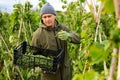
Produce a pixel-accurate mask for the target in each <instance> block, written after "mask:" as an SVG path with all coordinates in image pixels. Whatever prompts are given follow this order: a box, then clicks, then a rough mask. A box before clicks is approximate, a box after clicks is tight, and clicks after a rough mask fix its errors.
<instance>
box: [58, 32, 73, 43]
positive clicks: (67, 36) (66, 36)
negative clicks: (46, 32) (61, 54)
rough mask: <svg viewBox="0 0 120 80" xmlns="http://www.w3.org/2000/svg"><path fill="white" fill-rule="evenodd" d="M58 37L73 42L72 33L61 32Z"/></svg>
mask: <svg viewBox="0 0 120 80" xmlns="http://www.w3.org/2000/svg"><path fill="white" fill-rule="evenodd" d="M56 37H58V38H59V39H61V40H69V41H71V35H70V33H68V32H66V31H63V30H61V31H60V32H58V33H57V34H56Z"/></svg>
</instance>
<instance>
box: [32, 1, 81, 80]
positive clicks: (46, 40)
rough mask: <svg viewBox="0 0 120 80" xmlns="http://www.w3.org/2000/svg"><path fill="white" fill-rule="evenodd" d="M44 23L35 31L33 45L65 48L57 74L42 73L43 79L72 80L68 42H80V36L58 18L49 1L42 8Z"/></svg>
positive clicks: (54, 48) (47, 47)
mask: <svg viewBox="0 0 120 80" xmlns="http://www.w3.org/2000/svg"><path fill="white" fill-rule="evenodd" d="M40 16H41V22H42V25H41V26H40V27H39V28H38V29H37V30H36V31H35V32H34V34H33V38H32V45H33V46H36V47H41V48H44V49H51V50H57V49H63V53H62V62H61V65H60V67H59V68H58V69H57V72H56V73H55V74H52V73H44V72H42V74H41V80H71V78H72V73H71V67H70V62H69V58H68V53H67V42H71V43H75V44H79V43H80V37H79V35H78V34H76V33H75V32H73V31H71V30H70V29H68V28H67V27H65V26H63V25H61V24H59V23H58V21H57V20H56V12H55V10H54V8H53V6H51V5H50V4H49V3H46V4H45V5H44V6H43V7H42V9H41V13H40Z"/></svg>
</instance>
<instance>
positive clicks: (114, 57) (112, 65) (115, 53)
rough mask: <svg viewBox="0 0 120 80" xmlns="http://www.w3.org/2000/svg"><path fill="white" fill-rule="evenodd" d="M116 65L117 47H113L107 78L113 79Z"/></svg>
mask: <svg viewBox="0 0 120 80" xmlns="http://www.w3.org/2000/svg"><path fill="white" fill-rule="evenodd" d="M116 65H117V48H114V49H113V53H112V60H111V66H110V74H109V76H108V80H113V77H114V72H115V69H116Z"/></svg>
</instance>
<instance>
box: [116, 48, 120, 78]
mask: <svg viewBox="0 0 120 80" xmlns="http://www.w3.org/2000/svg"><path fill="white" fill-rule="evenodd" d="M118 51H119V52H118V53H119V54H118V55H119V57H118V73H117V80H120V46H119V50H118Z"/></svg>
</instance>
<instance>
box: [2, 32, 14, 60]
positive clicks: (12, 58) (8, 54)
mask: <svg viewBox="0 0 120 80" xmlns="http://www.w3.org/2000/svg"><path fill="white" fill-rule="evenodd" d="M0 38H1V39H2V41H3V43H4V45H5V47H6V48H7V51H8V55H9V56H10V57H11V59H12V60H13V56H12V54H11V53H10V49H9V48H8V45H7V44H6V42H5V40H4V38H3V37H2V35H1V34H0Z"/></svg>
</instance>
